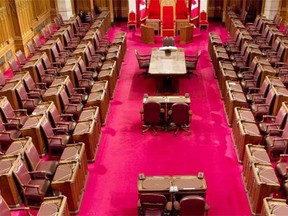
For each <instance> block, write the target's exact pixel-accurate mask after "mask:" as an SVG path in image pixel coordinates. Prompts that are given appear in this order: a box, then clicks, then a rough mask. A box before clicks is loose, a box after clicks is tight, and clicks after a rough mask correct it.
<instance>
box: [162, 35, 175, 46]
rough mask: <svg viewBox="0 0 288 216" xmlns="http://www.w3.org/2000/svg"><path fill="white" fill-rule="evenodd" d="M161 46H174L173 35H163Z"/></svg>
mask: <svg viewBox="0 0 288 216" xmlns="http://www.w3.org/2000/svg"><path fill="white" fill-rule="evenodd" d="M163 46H175V40H174V37H167V36H166V37H164V38H163Z"/></svg>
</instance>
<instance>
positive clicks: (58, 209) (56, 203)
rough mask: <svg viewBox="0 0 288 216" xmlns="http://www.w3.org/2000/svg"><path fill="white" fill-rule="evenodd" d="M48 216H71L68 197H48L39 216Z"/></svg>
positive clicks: (40, 209)
mask: <svg viewBox="0 0 288 216" xmlns="http://www.w3.org/2000/svg"><path fill="white" fill-rule="evenodd" d="M48 215H61V216H70V212H69V208H68V204H67V197H66V196H63V195H59V196H57V197H46V198H45V199H44V201H43V202H42V204H41V206H40V208H39V211H38V213H37V216H48Z"/></svg>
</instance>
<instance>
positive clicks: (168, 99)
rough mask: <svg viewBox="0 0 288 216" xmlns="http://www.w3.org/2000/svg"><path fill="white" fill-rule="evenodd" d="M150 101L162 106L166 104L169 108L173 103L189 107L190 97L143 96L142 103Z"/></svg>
mask: <svg viewBox="0 0 288 216" xmlns="http://www.w3.org/2000/svg"><path fill="white" fill-rule="evenodd" d="M150 101H154V102H158V103H160V104H162V105H165V104H168V105H169V106H171V105H173V104H174V103H187V104H188V105H190V103H191V100H190V96H181V95H179V96H148V97H146V96H144V97H143V103H147V102H150Z"/></svg>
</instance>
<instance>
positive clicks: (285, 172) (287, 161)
mask: <svg viewBox="0 0 288 216" xmlns="http://www.w3.org/2000/svg"><path fill="white" fill-rule="evenodd" d="M276 172H277V174H278V176H279V177H280V178H281V179H282V180H287V179H288V154H280V158H279V161H277V164H276Z"/></svg>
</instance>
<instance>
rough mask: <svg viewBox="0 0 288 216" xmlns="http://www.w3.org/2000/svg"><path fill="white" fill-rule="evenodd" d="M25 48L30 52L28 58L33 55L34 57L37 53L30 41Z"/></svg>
mask: <svg viewBox="0 0 288 216" xmlns="http://www.w3.org/2000/svg"><path fill="white" fill-rule="evenodd" d="M27 47H28V50H29V52H30V56H33V55H35V54H36V53H37V50H36V49H35V47H34V45H33V43H32V41H28V42H27Z"/></svg>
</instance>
